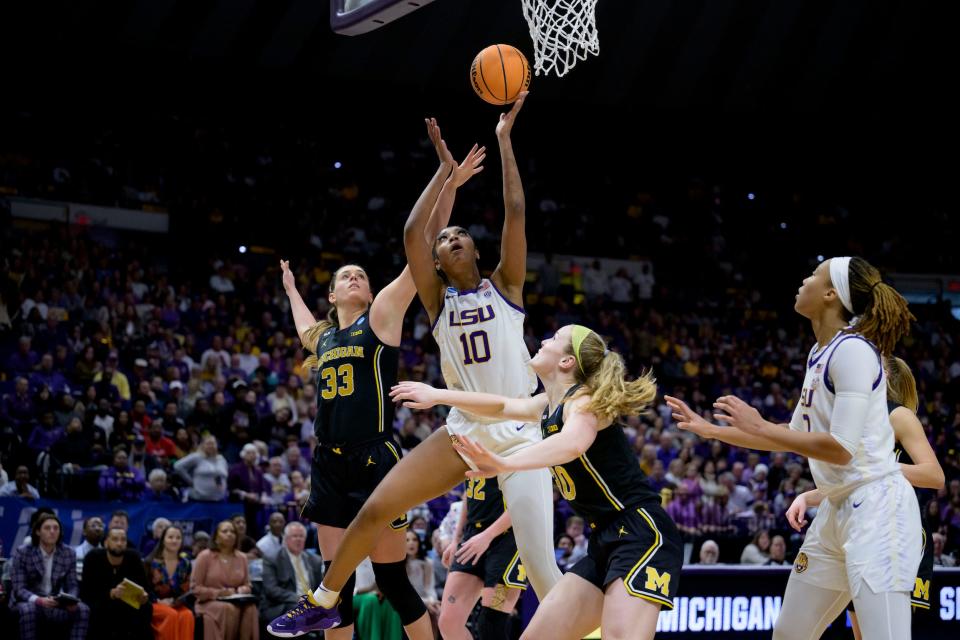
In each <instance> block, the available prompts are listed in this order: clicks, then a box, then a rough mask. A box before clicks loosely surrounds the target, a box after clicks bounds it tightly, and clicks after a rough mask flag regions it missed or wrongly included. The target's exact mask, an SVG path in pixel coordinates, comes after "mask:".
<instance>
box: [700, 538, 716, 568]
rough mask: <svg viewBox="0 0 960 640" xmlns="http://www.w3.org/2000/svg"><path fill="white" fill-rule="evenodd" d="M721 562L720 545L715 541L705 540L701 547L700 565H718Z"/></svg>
mask: <svg viewBox="0 0 960 640" xmlns="http://www.w3.org/2000/svg"><path fill="white" fill-rule="evenodd" d="M719 560H720V545H718V544H717V543H716V542H714V541H713V540H704V541H703V544H702V545H701V546H700V564H717V562H718V561H719Z"/></svg>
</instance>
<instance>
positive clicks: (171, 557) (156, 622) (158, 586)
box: [145, 526, 194, 640]
mask: <svg viewBox="0 0 960 640" xmlns="http://www.w3.org/2000/svg"><path fill="white" fill-rule="evenodd" d="M160 540H161V541H162V544H158V545H157V546H156V547H155V548H154V549H153V551H151V552H150V555H149V556H147V558H146V561H145V565H146V569H147V581H148V582H149V586H147V590H148V591H149V592H150V596H151V599H152V600H153V618H152V620H151V626H152V627H153V634H154V638H156V639H157V640H193V632H194V614H193V611H191V610H190V609H189V608H187V607H186V606H185V605H184V604H183V603H182V602H178V600H177V599H178V598H180V596H182V595H183V594H184V593H186V591H187V590H188V589H189V588H190V554H188V553H187V552H185V551H184V549H183V532H182V531H181V530H180V529H179V527H173V526H168V527H167V528H166V529H164V531H163V533H162V534H161V535H160Z"/></svg>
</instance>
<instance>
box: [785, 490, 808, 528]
mask: <svg viewBox="0 0 960 640" xmlns="http://www.w3.org/2000/svg"><path fill="white" fill-rule="evenodd" d="M784 515H786V516H787V522H788V523H789V524H790V526H791V527H793V528H794V530H796V531H800V530H801V529H803V528H804V527H805V526H807V494H806V492H804V493H801V494H800V495H798V496H797V497H796V498H794V499H793V502H792V503H791V504H790V508H789V509H787V512H786V514H784Z"/></svg>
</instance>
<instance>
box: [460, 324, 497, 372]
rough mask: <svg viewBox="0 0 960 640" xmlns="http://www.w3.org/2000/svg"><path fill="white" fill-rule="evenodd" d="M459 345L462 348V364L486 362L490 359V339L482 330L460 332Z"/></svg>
mask: <svg viewBox="0 0 960 640" xmlns="http://www.w3.org/2000/svg"><path fill="white" fill-rule="evenodd" d="M460 346H461V347H462V348H463V364H474V363H479V362H486V361H487V360H489V359H490V340H489V339H488V338H487V332H486V331H484V330H482V329H481V330H479V331H474V332H473V333H469V334H468V333H461V334H460Z"/></svg>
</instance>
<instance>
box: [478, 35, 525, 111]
mask: <svg viewBox="0 0 960 640" xmlns="http://www.w3.org/2000/svg"><path fill="white" fill-rule="evenodd" d="M470 84H471V85H473V90H474V91H476V92H477V95H478V96H480V97H481V98H483V99H484V100H486V101H487V102H489V103H490V104H510V103H511V102H513V101H514V100H516V99H517V98H518V97H519V96H520V92H521V91H526V90H527V88H528V87H529V86H530V63H529V62H527V59H526V57H524V55H523V54H522V53H520V50H519V49H517V48H516V47H511V46H510V45H508V44H492V45H490V46H489V47H487V48H486V49H484V50H483V51H481V52H480V53H478V54H477V57H476V58H474V59H473V64H471V65H470Z"/></svg>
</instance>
